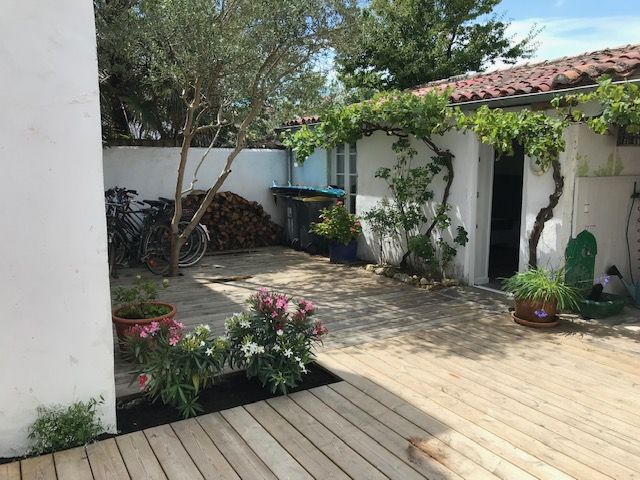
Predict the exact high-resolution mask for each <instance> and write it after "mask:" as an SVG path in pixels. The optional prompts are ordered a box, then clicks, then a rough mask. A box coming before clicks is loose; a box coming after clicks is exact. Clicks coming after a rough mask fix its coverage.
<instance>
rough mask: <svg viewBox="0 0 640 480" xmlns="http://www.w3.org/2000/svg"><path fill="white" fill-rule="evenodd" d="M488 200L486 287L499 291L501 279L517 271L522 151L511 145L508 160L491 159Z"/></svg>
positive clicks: (522, 173) (520, 215) (504, 157)
mask: <svg viewBox="0 0 640 480" xmlns="http://www.w3.org/2000/svg"><path fill="white" fill-rule="evenodd" d="M495 160H496V161H495V163H494V165H493V182H492V184H493V185H492V197H491V222H490V235H489V262H488V277H489V282H488V284H487V286H488V287H491V288H495V289H497V290H499V289H501V286H502V284H501V281H500V279H501V278H505V277H510V276H511V275H513V274H514V273H515V272H517V271H518V264H519V260H520V220H521V218H522V185H523V178H524V149H523V148H522V146H520V145H514V153H513V155H512V156H511V157H506V156H504V155H503V156H502V157H501V158H500V159H497V158H496V159H495Z"/></svg>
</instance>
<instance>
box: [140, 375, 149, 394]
mask: <svg viewBox="0 0 640 480" xmlns="http://www.w3.org/2000/svg"><path fill="white" fill-rule="evenodd" d="M148 381H149V376H148V375H146V374H144V373H143V374H141V375H139V376H138V384H139V385H140V390H144V389H145V388H146V386H147V382H148Z"/></svg>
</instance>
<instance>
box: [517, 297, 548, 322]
mask: <svg viewBox="0 0 640 480" xmlns="http://www.w3.org/2000/svg"><path fill="white" fill-rule="evenodd" d="M515 304H516V310H515V312H514V315H515V317H516V318H518V319H520V320H524V321H526V322H530V323H554V322H557V320H558V318H557V317H556V314H557V313H558V304H557V302H555V301H549V302H543V301H541V300H524V299H521V298H516V299H515ZM539 310H544V311H545V312H546V313H547V316H546V317H542V318H540V317H538V315H536V311H539Z"/></svg>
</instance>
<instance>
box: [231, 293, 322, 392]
mask: <svg viewBox="0 0 640 480" xmlns="http://www.w3.org/2000/svg"><path fill="white" fill-rule="evenodd" d="M292 303H293V302H292V301H291V299H290V298H288V297H286V296H285V295H282V294H278V293H274V292H269V291H267V290H266V289H260V290H258V292H257V293H256V294H255V295H253V296H252V297H251V298H250V299H249V304H250V305H251V308H250V309H249V310H248V311H246V312H243V313H238V314H236V315H234V316H233V317H231V318H229V319H228V320H227V322H226V330H227V335H228V337H229V353H228V360H229V365H230V366H232V367H241V368H246V371H247V376H248V377H250V378H251V377H257V378H258V380H260V382H261V383H262V385H263V386H266V385H269V387H270V388H271V391H272V392H274V393H275V392H276V391H280V392H281V393H283V394H286V393H287V391H288V390H290V389H292V388H294V387H295V386H296V385H298V383H299V382H300V381H301V380H302V375H304V374H306V373H307V365H308V364H309V362H311V361H312V359H313V352H312V351H311V349H312V346H313V345H314V343H316V342H319V341H320V340H321V337H322V336H324V335H325V334H326V333H327V329H326V327H325V326H324V325H323V324H322V322H320V321H318V320H315V321H314V320H312V318H311V317H312V316H313V314H314V313H315V307H314V305H313V304H312V303H311V302H309V301H307V300H302V299H301V300H298V301H297V302H295V303H294V311H293V312H290V311H289V309H290V306H291V304H292Z"/></svg>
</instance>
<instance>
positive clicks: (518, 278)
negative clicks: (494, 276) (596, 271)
mask: <svg viewBox="0 0 640 480" xmlns="http://www.w3.org/2000/svg"><path fill="white" fill-rule="evenodd" d="M503 284H504V287H505V290H506V291H507V292H509V293H511V294H513V296H514V297H515V298H517V299H521V300H538V301H543V302H553V301H555V302H557V305H558V307H559V308H561V309H573V308H577V300H578V290H577V289H576V288H574V287H572V286H570V285H567V284H566V283H565V280H564V269H558V270H545V269H543V268H532V269H530V270H527V271H526V272H520V273H516V274H515V275H514V276H513V277H511V278H508V279H506V280H505V281H504V282H503Z"/></svg>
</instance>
